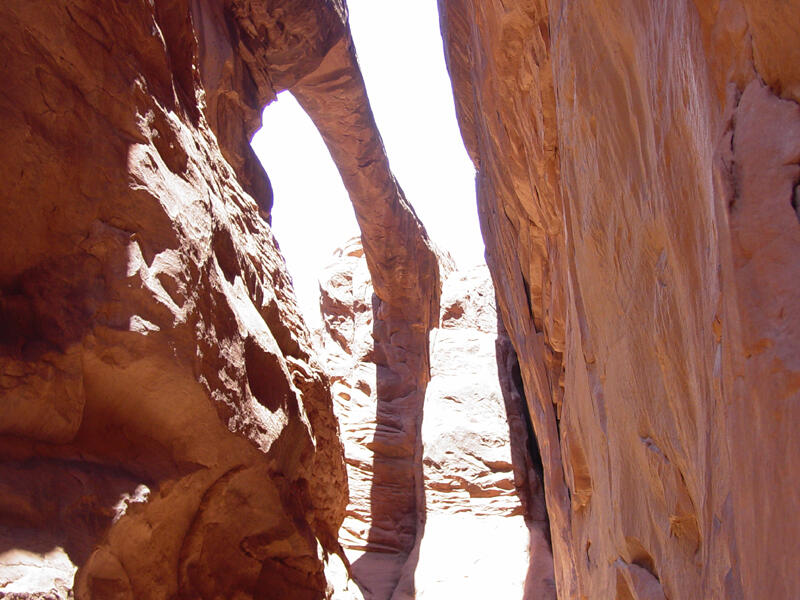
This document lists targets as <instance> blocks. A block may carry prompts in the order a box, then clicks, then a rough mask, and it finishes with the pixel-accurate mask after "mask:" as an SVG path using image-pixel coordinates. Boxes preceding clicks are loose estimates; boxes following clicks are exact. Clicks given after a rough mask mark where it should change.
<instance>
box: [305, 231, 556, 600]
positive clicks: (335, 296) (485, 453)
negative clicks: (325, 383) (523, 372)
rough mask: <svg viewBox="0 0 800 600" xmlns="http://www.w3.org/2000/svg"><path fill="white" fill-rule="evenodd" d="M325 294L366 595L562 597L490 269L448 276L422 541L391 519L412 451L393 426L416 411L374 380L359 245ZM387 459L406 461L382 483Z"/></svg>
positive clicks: (338, 266) (426, 434)
mask: <svg viewBox="0 0 800 600" xmlns="http://www.w3.org/2000/svg"><path fill="white" fill-rule="evenodd" d="M449 271H452V266H451V265H449V264H448V263H447V261H445V268H444V272H445V273H447V272H449ZM321 291H322V301H321V309H322V317H323V322H324V329H323V330H321V331H320V332H319V334H318V339H319V342H320V346H321V348H322V353H321V355H322V356H323V357H324V363H325V365H326V369H327V370H329V372H330V375H331V379H332V382H333V386H332V389H333V393H334V401H335V407H336V413H337V415H338V416H339V420H340V424H341V428H342V439H343V443H344V446H345V456H346V461H347V465H348V475H349V482H350V490H351V497H350V503H349V505H348V508H347V516H346V518H345V521H344V526H343V528H342V531H341V540H342V544H343V546H344V547H345V548H346V549H347V554H348V556H349V557H350V559H351V561H352V564H353V573H354V576H355V578H356V580H357V582H358V584H359V586H360V587H361V589H362V590H363V591H364V595H365V598H368V599H369V600H382V599H388V598H394V599H396V600H399V599H402V598H412V597H417V598H442V597H449V596H454V597H490V596H492V595H493V594H495V595H498V597H506V596H508V597H515V596H516V597H520V598H521V597H525V598H531V599H532V598H548V597H554V583H553V577H552V556H551V554H550V549H549V542H548V540H547V523H546V519H545V511H544V498H543V493H542V488H541V480H540V475H539V472H538V471H537V470H536V466H535V461H534V459H533V457H532V456H531V454H530V448H531V447H530V445H529V444H530V440H529V439H528V426H527V423H526V418H525V414H524V410H525V409H524V401H523V399H522V397H521V395H520V389H521V383H519V382H518V381H517V382H516V383H515V378H516V379H517V380H518V365H517V363H516V358H515V355H514V353H513V350H512V349H511V347H510V343H509V342H508V339H507V338H506V336H505V334H504V332H503V331H502V330H501V331H500V332H499V333H498V330H497V313H496V311H495V304H494V290H493V289H492V287H491V282H490V280H489V276H488V271H487V270H486V268H485V267H483V268H476V269H473V270H471V271H467V272H464V273H461V272H455V273H450V274H449V275H448V276H447V278H446V279H445V280H444V282H443V287H442V310H441V313H440V326H439V327H438V328H436V329H434V330H433V331H432V333H431V345H430V348H431V351H430V352H431V355H430V356H431V359H430V360H431V381H430V383H429V384H428V387H427V391H426V395H425V400H424V410H423V415H422V428H421V438H420V444H421V447H422V451H421V455H420V459H421V464H420V465H419V468H421V470H422V471H423V475H424V497H423V500H424V504H423V505H422V506H423V511H424V512H423V514H422V515H421V523H420V529H419V530H418V531H423V532H424V533H422V535H420V534H419V533H418V534H417V537H416V539H415V540H407V539H406V536H407V529H406V527H405V522H404V521H402V520H400V519H395V520H392V519H389V518H386V515H401V514H403V511H402V510H401V508H402V507H403V506H405V505H406V504H407V503H408V498H409V496H410V494H413V493H414V488H413V486H410V485H409V484H410V483H411V482H409V481H408V480H405V479H403V478H402V477H401V476H400V474H402V473H403V472H404V470H405V468H406V467H405V466H404V465H405V463H406V461H407V460H408V457H409V456H410V455H409V454H408V452H407V451H404V449H403V447H402V446H400V445H399V444H398V443H397V439H398V436H397V434H396V431H397V429H399V428H401V427H403V426H404V425H405V424H407V423H408V422H409V421H410V418H411V417H415V415H414V414H413V413H412V414H411V415H409V414H408V413H407V410H408V405H407V404H403V403H395V402H390V403H381V402H380V398H379V397H378V394H377V390H376V388H375V386H374V382H375V380H376V375H377V371H378V369H379V368H380V367H379V366H378V365H376V362H375V358H376V355H375V353H374V347H375V343H374V340H373V337H372V332H373V320H374V304H373V302H374V296H373V290H372V285H371V282H370V276H369V272H368V269H367V265H366V261H365V258H364V251H363V249H362V248H361V245H360V242H359V240H358V239H354V240H351V241H350V242H348V243H347V244H346V245H345V246H344V247H343V248H342V249H340V250H338V251H337V255H336V258H335V260H334V262H333V263H332V264H331V266H330V267H329V268H328V269H327V270H326V272H325V273H324V275H323V277H322V281H321ZM387 422H390V423H392V424H395V427H393V428H389V427H387V426H386V425H385V424H386V423H387ZM386 455H389V456H392V458H394V459H395V461H396V462H395V463H394V464H395V467H396V468H395V470H394V472H393V473H394V474H395V477H394V478H393V479H391V480H387V479H380V478H376V474H378V475H380V472H379V471H378V470H377V467H378V466H380V464H381V462H380V460H381V458H382V457H385V456H386ZM423 525H424V528H423V527H422V526H423ZM376 529H377V530H378V531H380V537H378V536H376V535H375V534H374V531H375V530H376ZM409 542H415V543H413V544H412V546H411V550H410V551H409V550H406V548H408V547H409V546H408V544H409Z"/></svg>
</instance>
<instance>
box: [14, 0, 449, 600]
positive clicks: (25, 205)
mask: <svg viewBox="0 0 800 600" xmlns="http://www.w3.org/2000/svg"><path fill="white" fill-rule="evenodd" d="M0 49H2V53H3V56H4V60H3V65H2V68H1V69H2V70H1V71H0V75H2V79H3V82H4V85H3V92H2V94H0V126H1V127H2V130H3V132H4V135H5V143H4V144H3V146H2V148H0V181H2V183H0V186H2V187H1V188H0V189H2V197H3V199H4V211H3V213H2V217H0V229H2V231H3V235H2V237H0V248H1V249H2V255H3V257H4V260H3V264H2V266H0V390H2V395H1V396H0V433H2V438H0V457H2V458H1V459H0V565H2V566H0V594H8V595H9V597H13V595H14V594H16V595H21V594H31V595H32V596H33V597H35V595H36V594H40V595H41V594H44V595H47V594H51V595H55V596H56V597H64V595H65V594H67V593H69V592H68V591H67V588H68V587H71V585H72V584H71V582H69V581H66V580H68V579H69V578H70V577H71V574H72V572H73V571H74V569H75V568H76V567H77V575H76V576H75V584H74V592H75V596H76V597H78V598H97V599H101V600H107V599H118V598H119V599H123V598H131V599H132V598H148V599H157V598H197V597H204V598H250V597H258V598H287V597H291V598H321V597H324V596H326V595H329V594H330V582H329V581H326V577H325V573H324V568H325V563H326V561H327V560H328V559H329V558H330V559H331V560H333V561H334V562H335V557H333V558H331V557H332V555H331V554H330V553H335V552H339V551H340V547H339V544H338V542H337V534H338V529H339V526H340V524H341V521H342V519H343V517H344V509H345V504H346V499H347V484H346V475H345V470H344V463H343V460H342V447H341V443H340V441H339V439H338V435H337V425H336V421H335V417H334V415H333V412H332V407H331V397H330V390H329V387H328V382H327V379H326V378H325V377H324V375H323V374H322V372H321V371H320V369H319V367H318V366H317V364H316V361H315V359H314V358H313V352H312V350H311V347H310V345H309V340H308V334H307V332H306V330H305V326H304V325H303V324H302V322H301V320H300V317H299V316H298V313H297V309H296V306H295V302H294V298H293V294H292V291H291V285H290V281H289V278H288V276H287V274H286V272H285V267H284V263H283V259H282V258H281V257H280V254H279V253H278V251H277V250H276V247H275V243H274V240H273V238H272V235H271V233H270V230H269V226H268V224H267V222H266V220H267V219H268V213H269V209H270V205H271V192H270V187H269V182H268V180H267V178H266V176H265V174H264V173H263V170H262V169H261V167H260V165H259V164H258V161H257V160H256V158H255V156H254V154H253V152H252V150H251V149H250V147H249V139H250V137H251V135H252V133H253V132H254V131H255V129H256V128H257V126H258V124H259V112H260V110H261V108H262V107H263V106H264V105H265V104H266V103H267V102H269V101H270V100H271V99H272V98H274V97H275V94H276V93H277V92H279V91H281V90H283V89H286V88H289V87H292V86H296V85H298V82H300V81H302V80H303V78H306V77H310V78H311V79H308V80H307V81H308V83H306V84H304V85H303V86H300V87H299V88H298V89H299V90H301V91H302V92H303V98H304V102H305V103H307V104H309V105H312V104H315V103H316V105H319V106H322V107H323V108H322V109H318V110H316V111H315V118H316V119H317V121H318V123H319V124H320V125H321V128H322V129H323V131H324V132H327V131H329V130H330V129H334V130H335V132H338V133H337V134H338V135H339V136H345V135H349V136H351V138H352V139H349V138H348V141H347V144H345V143H344V142H342V148H341V152H342V153H343V156H344V158H340V162H343V163H346V162H347V161H348V160H354V161H356V163H357V164H361V167H363V169H361V168H360V172H361V171H363V172H364V173H366V172H367V171H368V172H369V176H366V175H363V174H362V175H353V177H356V178H357V179H358V181H357V182H356V183H355V184H354V183H352V182H351V184H350V186H351V187H353V186H355V187H357V190H355V192H354V193H353V195H354V202H356V208H357V210H359V216H360V218H361V219H362V226H363V228H364V230H365V239H370V240H372V244H373V246H370V247H375V248H377V249H376V250H375V251H373V252H372V253H371V255H370V260H371V261H372V262H371V266H372V268H373V269H374V271H375V275H374V277H375V279H376V281H380V283H381V285H380V289H379V292H380V294H381V298H383V299H384V300H385V303H386V308H385V309H384V313H385V318H383V315H384V313H381V314H382V321H381V322H382V323H387V324H389V325H391V324H392V323H394V320H396V319H401V318H402V319H403V324H401V325H398V326H396V327H390V328H389V329H388V330H387V333H386V335H385V336H384V337H385V339H386V340H387V342H386V344H387V348H392V346H391V340H390V339H389V334H394V333H395V332H396V331H402V330H403V328H404V327H408V328H411V329H412V330H413V332H414V335H415V336H417V338H419V340H421V341H419V342H418V347H419V349H417V350H415V354H414V355H413V356H414V358H413V360H412V363H413V369H412V370H413V371H414V372H413V375H412V377H411V378H410V379H411V380H413V381H417V380H424V379H425V378H426V377H427V363H426V361H427V353H426V352H423V351H422V349H424V348H426V345H427V328H428V324H429V323H430V321H431V316H430V315H431V314H434V315H435V313H436V307H437V306H438V303H437V300H438V293H436V290H437V287H436V282H437V275H436V264H435V261H431V260H430V258H429V256H428V255H430V256H431V257H432V256H433V255H432V253H431V252H428V254H426V250H427V249H428V246H427V242H426V238H425V235H424V230H423V229H422V227H421V225H420V224H419V222H418V221H417V220H416V217H414V215H413V212H412V211H411V210H410V208H409V207H408V206H407V204H405V202H404V201H403V200H402V194H401V192H400V191H399V188H398V187H397V186H396V183H395V182H394V179H393V177H392V176H391V173H390V172H389V170H388V164H387V162H386V160H385V156H383V153H382V147H381V145H380V138H379V137H378V135H377V132H376V131H375V128H374V123H373V122H372V120H371V116H370V115H369V107H368V104H367V103H366V96H365V93H364V90H363V83H360V82H361V79H360V74H359V73H358V67H357V65H356V63H355V60H354V52H353V50H352V43H351V41H350V36H349V32H348V29H347V24H346V13H345V10H344V8H343V5H342V4H341V3H340V2H334V1H329V2H322V1H311V0H306V1H303V0H285V1H274V2H272V1H271V2H266V1H261V2H256V1H252V2H251V1H249V0H226V1H224V2H211V1H208V0H177V1H166V0H156V1H155V2H153V1H145V0H131V1H126V2H116V3H105V4H103V5H102V6H100V5H99V4H98V3H96V2H90V1H88V0H57V1H47V2H44V1H28V0H25V1H22V0H11V1H9V2H4V3H2V5H1V6H0ZM332 64H333V65H336V67H337V68H338V69H339V70H337V71H335V73H331V71H330V67H331V65H332ZM334 76H335V78H334V79H329V78H331V77H334ZM340 77H341V78H343V79H342V80H341V81H340V80H339V79H338V78H340ZM325 82H327V85H326V84H325ZM348 82H349V83H348ZM354 82H355V83H354ZM314 85H318V87H316V88H315V87H314ZM325 99H328V100H330V102H325ZM326 107H327V109H329V112H326V110H325V108H326ZM351 111H354V112H351ZM348 119H349V120H348ZM336 127H338V128H339V129H336ZM350 153H352V155H351V154H350ZM365 157H366V158H367V159H368V160H371V161H373V163H371V164H372V167H371V168H370V167H368V166H367V165H364V164H362V163H360V162H359V161H361V160H362V159H363V158H365ZM392 186H394V187H392ZM254 200H255V201H254ZM370 200H371V201H372V203H371V204H370V202H369V201H370ZM259 213H260V214H259ZM398 231H399V232H401V233H400V234H397V233H396V232H398ZM408 253H411V255H409V254H408ZM426 261H427V262H426ZM412 262H413V263H414V264H411V263H412ZM376 289H377V286H376ZM401 309H402V310H401ZM398 343H399V342H398ZM386 353H387V354H390V353H391V351H390V350H386ZM397 354H399V351H397V352H396V353H395V358H394V359H393V360H390V361H389V362H390V363H391V365H393V368H394V367H396V366H397V365H402V364H403V363H404V362H405V359H403V358H402V357H400V358H397V356H396V355H397ZM25 564H31V565H33V566H34V568H33V569H25V568H24V565H25ZM340 566H341V569H340V571H342V573H341V574H342V576H344V574H343V571H344V566H343V565H340ZM33 571H36V572H33ZM47 573H52V576H48V575H47ZM45 588H46V589H45Z"/></svg>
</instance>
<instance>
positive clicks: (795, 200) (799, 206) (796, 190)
mask: <svg viewBox="0 0 800 600" xmlns="http://www.w3.org/2000/svg"><path fill="white" fill-rule="evenodd" d="M790 202H791V204H792V208H793V209H794V214H795V216H796V217H797V222H798V223H800V179H798V180H797V181H795V183H794V185H793V186H792V198H791V200H790Z"/></svg>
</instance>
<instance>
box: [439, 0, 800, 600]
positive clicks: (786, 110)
mask: <svg viewBox="0 0 800 600" xmlns="http://www.w3.org/2000/svg"><path fill="white" fill-rule="evenodd" d="M439 6H440V9H441V25H442V32H443V36H444V39H445V48H446V55H447V59H448V67H449V70H450V74H451V76H452V80H453V88H454V92H455V97H456V105H457V112H458V116H459V120H460V123H461V127H462V134H463V138H464V141H465V143H466V145H467V147H468V151H469V153H470V155H471V157H472V159H473V161H474V163H475V165H476V168H477V169H478V176H477V188H478V196H479V210H480V213H481V219H482V230H483V234H484V238H485V240H486V248H487V261H488V264H489V267H490V269H491V271H492V276H493V280H494V283H495V287H496V289H497V293H498V305H499V309H500V312H501V314H502V319H503V322H504V324H505V326H506V328H507V329H508V331H509V336H510V338H511V340H512V342H513V345H514V348H515V349H516V352H517V354H518V355H519V361H520V365H521V375H522V379H523V381H524V388H525V391H526V396H527V399H528V404H529V409H530V415H531V420H532V422H533V426H534V429H535V431H536V437H537V440H538V443H539V448H540V450H541V456H542V462H543V466H544V486H545V490H546V498H547V509H548V514H549V520H550V530H551V533H552V542H553V552H554V562H555V574H556V582H557V587H558V593H559V597H560V598H570V599H572V598H640V599H643V598H659V599H660V598H664V597H666V598H781V599H787V600H788V599H789V598H796V597H798V596H800V576H798V573H799V572H798V570H797V568H796V565H795V557H796V556H798V554H799V553H800V546H799V545H798V544H800V520H798V519H797V516H796V515H797V508H798V506H800V490H798V487H797V486H796V484H795V482H796V480H797V475H798V466H797V465H798V464H800V436H798V435H797V434H796V431H795V429H796V423H798V421H800V396H799V395H798V394H800V363H798V356H800V335H799V334H800V330H799V329H798V328H800V312H798V311H800V308H798V307H800V303H799V302H798V300H800V285H799V284H798V281H800V278H799V277H798V276H800V261H798V260H797V255H798V251H799V250H800V224H798V215H797V206H798V202H800V201H799V200H798V193H797V187H798V181H800V136H798V129H799V128H800V108H798V105H797V103H796V101H797V99H798V97H797V90H798V84H800V78H799V77H798V70H797V69H798V64H800V62H799V61H798V48H797V45H796V44H791V43H787V40H789V39H793V38H794V37H796V35H797V32H798V31H799V30H800V25H799V24H798V18H800V17H798V15H800V10H799V9H800V5H798V3H797V2H795V1H786V2H760V1H757V0H753V1H749V0H725V1H722V2H710V1H708V2H707V1H702V0H695V1H692V0H679V1H675V2H659V1H656V0H652V1H651V0H647V1H634V0H613V1H611V2H593V1H591V0H578V1H571V2H566V1H561V0H556V1H550V2H544V1H543V0H511V1H503V2H500V1H487V2H476V1H473V0H440V2H439Z"/></svg>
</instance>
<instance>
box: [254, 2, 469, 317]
mask: <svg viewBox="0 0 800 600" xmlns="http://www.w3.org/2000/svg"><path fill="white" fill-rule="evenodd" d="M347 4H348V6H349V9H350V26H351V29H352V33H353V38H354V40H355V45H356V51H357V52H358V58H359V63H360V65H361V70H362V72H363V74H364V79H365V81H366V85H367V92H368V94H369V99H370V103H371V105H372V110H373V112H374V114H375V119H376V121H377V123H378V128H379V129H380V132H381V136H382V137H383V141H384V144H385V145H386V150H387V153H388V155H389V162H390V164H391V167H392V170H393V171H394V174H395V176H396V177H397V180H398V181H399V182H400V186H401V187H402V188H403V190H404V191H405V194H406V197H407V198H408V200H409V202H410V203H411V204H412V205H413V206H414V210H415V211H416V212H417V215H419V218H420V219H421V220H422V222H423V223H424V224H425V227H426V229H427V230H428V234H429V235H430V237H431V239H432V240H433V241H434V243H435V244H437V245H438V246H439V247H440V248H443V249H445V250H447V251H448V252H450V254H451V255H452V256H453V258H454V259H455V260H456V263H457V264H458V265H459V266H460V267H469V266H472V265H474V264H478V263H482V262H483V260H484V258H483V240H482V238H481V235H480V229H479V226H478V212H477V208H476V203H475V172H474V169H473V167H472V163H471V162H470V161H469V158H468V157H467V154H466V151H465V150H464V146H463V143H462V141H461V135H460V133H459V130H458V125H457V123H456V118H455V109H454V108H453V96H452V90H451V88H450V81H449V78H448V75H447V70H446V67H445V62H444V54H443V51H442V39H441V36H440V33H439V16H438V14H437V8H436V4H437V3H436V2H434V0H405V1H403V2H387V1H382V2H377V1H376V0H348V3H347ZM253 148H254V149H255V151H256V154H258V156H259V158H260V159H261V162H262V164H263V165H264V168H265V169H266V171H267V173H268V174H269V177H270V180H271V182H272V188H273V190H274V193H275V201H274V207H273V210H272V227H273V232H274V233H275V237H276V238H277V239H278V243H279V244H280V247H281V250H282V252H283V254H284V256H285V257H286V262H287V264H288V267H289V273H290V274H291V275H292V279H293V280H294V284H295V291H296V294H297V297H298V301H299V303H300V308H301V310H302V311H303V313H304V316H305V317H306V319H307V321H308V322H309V325H310V326H311V327H315V326H317V325H318V324H319V323H320V316H319V288H318V283H317V280H318V277H319V275H320V274H321V272H322V270H323V269H324V267H325V266H327V265H328V264H330V263H331V261H332V260H333V258H332V255H333V251H334V250H335V249H336V248H338V247H340V246H342V244H343V243H344V242H345V241H346V240H348V239H349V238H351V237H353V236H356V235H358V234H359V231H358V225H357V224H356V221H355V216H354V214H353V208H352V205H351V204H350V199H349V197H348V195H347V192H346V191H345V189H344V186H343V184H342V181H341V179H340V177H339V173H338V171H337V170H336V167H335V166H334V164H333V160H332V159H331V157H330V155H329V154H328V150H327V148H326V147H325V145H324V143H323V142H322V138H321V137H320V135H319V133H318V132H317V130H316V128H315V127H314V125H313V124H312V123H311V120H310V119H309V118H308V117H307V116H306V114H305V113H304V112H303V110H302V109H301V108H300V106H299V105H298V104H297V102H296V101H295V99H294V98H293V97H292V96H291V95H289V93H287V92H284V93H283V94H281V95H280V97H279V99H278V101H276V102H274V103H272V104H270V105H269V106H268V107H267V108H266V110H265V111H264V115H263V127H262V129H261V130H260V131H259V132H258V133H257V134H256V135H255V137H254V138H253Z"/></svg>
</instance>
